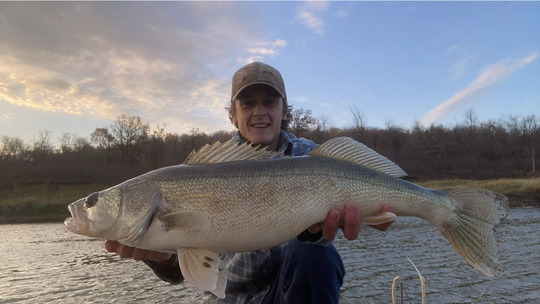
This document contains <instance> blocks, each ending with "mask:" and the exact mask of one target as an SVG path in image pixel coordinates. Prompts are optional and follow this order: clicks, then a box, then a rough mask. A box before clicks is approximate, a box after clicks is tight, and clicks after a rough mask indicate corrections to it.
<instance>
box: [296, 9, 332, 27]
mask: <svg viewBox="0 0 540 304" xmlns="http://www.w3.org/2000/svg"><path fill="white" fill-rule="evenodd" d="M328 6H329V3H328V2H325V1H306V2H304V3H303V4H302V5H301V6H300V7H299V8H298V11H297V12H296V17H297V18H298V20H299V21H300V23H301V24H302V25H304V26H305V27H307V28H308V29H310V30H311V31H312V32H313V33H315V34H317V35H324V25H325V23H324V20H323V19H322V17H321V14H322V13H324V12H326V10H327V9H328Z"/></svg>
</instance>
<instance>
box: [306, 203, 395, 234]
mask: <svg viewBox="0 0 540 304" xmlns="http://www.w3.org/2000/svg"><path fill="white" fill-rule="evenodd" d="M382 212H391V213H394V212H395V211H394V207H392V205H390V204H385V205H383V207H382V210H381V213H382ZM340 217H341V213H340V212H339V210H337V209H332V210H330V211H328V214H327V215H326V219H325V220H324V222H322V223H317V224H314V225H312V226H311V227H309V228H308V231H309V232H311V233H318V232H319V231H321V230H322V233H323V237H324V238H325V239H326V240H329V241H330V240H333V239H334V238H335V237H336V233H337V231H338V229H339V228H341V229H342V230H343V235H344V236H345V238H346V239H348V240H355V239H356V238H358V235H359V234H360V224H361V223H360V219H359V215H358V209H357V207H356V205H354V204H351V203H348V204H346V205H345V208H344V210H343V218H340ZM393 222H394V221H391V222H387V223H382V224H379V225H373V226H371V227H373V228H375V229H378V230H381V231H384V230H386V229H388V227H389V226H390V225H391V224H392V223H393Z"/></svg>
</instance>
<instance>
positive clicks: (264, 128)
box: [233, 84, 286, 151]
mask: <svg viewBox="0 0 540 304" xmlns="http://www.w3.org/2000/svg"><path fill="white" fill-rule="evenodd" d="M234 107H235V113H234V116H233V121H234V123H235V124H236V125H237V126H238V131H239V132H240V135H241V136H242V137H243V138H244V139H245V140H247V141H249V142H252V143H255V144H257V145H262V146H268V150H274V151H275V150H277V145H278V142H279V131H280V129H281V120H282V119H285V118H286V117H285V114H284V111H283V98H282V97H281V95H280V94H279V93H278V92H277V91H276V90H274V89H273V88H272V87H269V86H267V85H264V84H255V85H251V86H249V87H247V88H245V89H244V90H242V92H241V93H240V94H239V95H238V97H237V98H236V100H235V102H234Z"/></svg>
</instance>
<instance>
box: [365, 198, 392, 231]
mask: <svg viewBox="0 0 540 304" xmlns="http://www.w3.org/2000/svg"><path fill="white" fill-rule="evenodd" d="M384 212H391V213H394V214H395V213H396V211H395V209H394V207H393V206H392V205H390V204H384V205H383V207H382V209H381V213H384ZM392 223H394V221H390V222H387V223H382V224H379V225H370V227H372V228H375V229H377V230H380V231H385V230H386V229H388V227H390V225H392Z"/></svg>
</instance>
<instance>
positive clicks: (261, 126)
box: [251, 123, 270, 128]
mask: <svg viewBox="0 0 540 304" xmlns="http://www.w3.org/2000/svg"><path fill="white" fill-rule="evenodd" d="M251 126H252V127H253V128H267V127H268V126H270V124H266V123H257V124H252V125H251Z"/></svg>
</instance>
